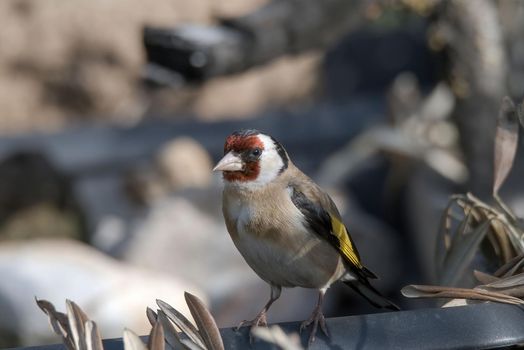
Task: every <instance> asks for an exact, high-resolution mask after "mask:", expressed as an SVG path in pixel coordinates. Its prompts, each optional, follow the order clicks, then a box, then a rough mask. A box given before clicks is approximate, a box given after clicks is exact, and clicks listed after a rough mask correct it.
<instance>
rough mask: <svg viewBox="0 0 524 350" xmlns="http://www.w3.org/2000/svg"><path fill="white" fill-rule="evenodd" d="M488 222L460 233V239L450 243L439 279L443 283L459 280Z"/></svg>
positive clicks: (453, 283) (484, 233) (453, 282)
mask: <svg viewBox="0 0 524 350" xmlns="http://www.w3.org/2000/svg"><path fill="white" fill-rule="evenodd" d="M468 216H469V215H468ZM466 220H467V218H466ZM489 224H490V222H489V221H485V222H484V223H482V224H481V225H479V226H477V227H476V228H475V229H474V230H472V231H471V232H469V233H467V234H460V236H461V237H460V239H457V240H456V241H455V243H454V244H452V245H451V247H450V249H449V252H448V254H447V255H446V259H445V261H444V269H443V274H442V277H441V279H440V282H441V283H442V284H443V285H455V284H456V283H457V282H458V281H459V280H460V278H461V276H462V274H463V273H464V271H465V270H466V268H467V267H468V266H469V265H470V264H471V261H472V260H473V257H474V256H475V253H476V252H477V250H478V249H477V248H478V246H479V244H480V242H482V240H483V239H484V237H485V236H486V233H487V232H488V229H489ZM459 229H460V228H459ZM458 234H459V233H456V234H455V236H458Z"/></svg>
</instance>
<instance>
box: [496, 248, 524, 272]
mask: <svg viewBox="0 0 524 350" xmlns="http://www.w3.org/2000/svg"><path fill="white" fill-rule="evenodd" d="M523 265H524V253H522V254H519V255H517V256H516V257H514V258H513V259H511V260H510V261H508V262H507V263H506V264H504V265H502V266H501V267H500V268H499V269H498V270H497V271H495V273H494V274H493V275H494V276H495V277H505V276H511V275H513V274H515V272H517V271H518V269H520V268H521V267H522V266H523Z"/></svg>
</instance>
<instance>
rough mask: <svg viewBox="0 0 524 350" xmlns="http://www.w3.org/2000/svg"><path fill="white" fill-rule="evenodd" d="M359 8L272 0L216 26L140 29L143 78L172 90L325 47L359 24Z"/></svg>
mask: <svg viewBox="0 0 524 350" xmlns="http://www.w3.org/2000/svg"><path fill="white" fill-rule="evenodd" d="M364 5H365V3H364V2H360V1H358V2H357V1H355V2H353V1H346V0H326V1H322V2H319V1H316V0H307V1H306V0H302V1H299V0H274V1H272V2H270V3H268V4H267V5H266V6H263V7H261V8H260V9H258V10H257V11H255V12H252V13H250V14H248V15H246V16H242V17H238V18H233V19H227V20H222V21H221V23H220V24H219V25H217V26H207V27H206V26H199V25H183V26H178V27H176V28H173V29H161V28H151V27H146V28H145V29H144V33H143V40H144V46H145V49H146V56H147V60H148V67H147V68H146V77H147V78H148V79H149V80H152V81H153V82H157V83H160V84H163V85H170V86H173V85H175V86H176V85H178V84H180V83H181V82H183V81H184V80H186V81H192V82H193V81H203V80H206V79H208V78H210V77H213V76H219V75H225V74H231V73H235V72H240V71H243V70H245V69H247V68H250V67H253V66H255V65H259V64H263V63H265V62H268V61H270V60H271V59H273V58H276V57H278V56H281V55H283V54H289V53H291V54H293V53H298V52H302V51H305V50H309V49H313V48H318V47H325V46H326V45H330V44H332V43H334V42H335V41H336V40H337V39H338V38H340V37H341V35H343V34H345V33H347V32H348V31H349V30H350V29H352V28H354V27H355V26H357V25H358V24H360V23H361V21H362V19H363V14H362V12H363V8H364Z"/></svg>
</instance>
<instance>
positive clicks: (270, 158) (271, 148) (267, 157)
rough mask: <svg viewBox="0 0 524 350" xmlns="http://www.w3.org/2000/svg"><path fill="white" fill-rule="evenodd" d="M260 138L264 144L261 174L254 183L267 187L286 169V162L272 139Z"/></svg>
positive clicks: (267, 137) (264, 136) (262, 136)
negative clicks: (266, 185)
mask: <svg viewBox="0 0 524 350" xmlns="http://www.w3.org/2000/svg"><path fill="white" fill-rule="evenodd" d="M258 138H259V139H260V141H262V143H263V144H264V151H262V155H261V156H260V160H259V161H260V173H259V174H258V177H257V179H256V180H255V181H254V182H256V183H258V184H260V185H265V184H267V183H269V182H271V181H273V180H274V179H275V178H276V177H277V176H278V175H279V173H280V171H281V169H282V168H283V167H284V161H283V160H282V157H280V155H279V154H278V152H277V149H276V147H275V144H274V142H273V140H272V139H271V137H269V136H267V135H263V134H260V135H258Z"/></svg>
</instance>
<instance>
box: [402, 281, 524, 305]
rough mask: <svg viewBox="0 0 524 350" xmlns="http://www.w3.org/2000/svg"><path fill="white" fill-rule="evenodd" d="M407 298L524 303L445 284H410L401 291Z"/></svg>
mask: <svg viewBox="0 0 524 350" xmlns="http://www.w3.org/2000/svg"><path fill="white" fill-rule="evenodd" d="M400 292H401V293H402V295H404V296H405V297H407V298H450V299H469V300H485V301H496V302H500V303H506V304H515V305H518V304H524V300H522V299H519V298H515V297H512V296H509V295H505V294H502V293H496V292H491V291H486V290H480V289H468V288H455V287H443V286H424V285H413V284H412V285H409V286H405V287H404V288H402V290H401V291H400Z"/></svg>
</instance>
